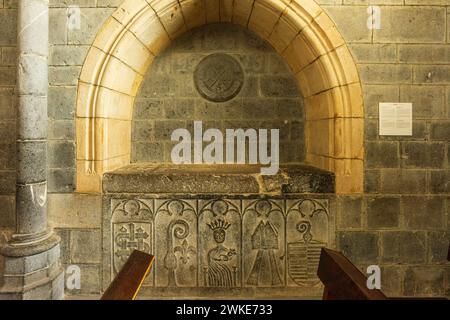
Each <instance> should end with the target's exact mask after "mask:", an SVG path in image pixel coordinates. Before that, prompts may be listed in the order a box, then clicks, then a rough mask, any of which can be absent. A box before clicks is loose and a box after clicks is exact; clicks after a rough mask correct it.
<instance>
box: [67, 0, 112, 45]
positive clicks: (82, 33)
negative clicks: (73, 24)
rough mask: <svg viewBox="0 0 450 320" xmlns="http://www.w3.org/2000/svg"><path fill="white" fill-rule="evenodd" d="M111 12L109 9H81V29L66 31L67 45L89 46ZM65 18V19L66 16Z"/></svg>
mask: <svg viewBox="0 0 450 320" xmlns="http://www.w3.org/2000/svg"><path fill="white" fill-rule="evenodd" d="M113 11H114V10H113V9H111V8H103V9H102V10H97V9H95V8H82V9H81V28H80V29H79V30H77V29H74V30H68V32H67V40H68V43H69V44H86V45H90V44H91V43H92V42H93V40H94V38H95V35H96V34H97V32H98V30H99V29H100V27H101V26H102V25H103V23H104V22H105V20H106V18H107V17H109V16H110V15H111V13H112V12H113ZM65 16H66V17H67V14H66V15H65Z"/></svg>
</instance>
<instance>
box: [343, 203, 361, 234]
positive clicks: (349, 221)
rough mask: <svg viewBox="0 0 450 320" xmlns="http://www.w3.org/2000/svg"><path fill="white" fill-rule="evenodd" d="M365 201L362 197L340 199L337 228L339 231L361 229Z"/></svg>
mask: <svg viewBox="0 0 450 320" xmlns="http://www.w3.org/2000/svg"><path fill="white" fill-rule="evenodd" d="M362 200H363V199H362V198H361V197H339V198H338V213H337V227H338V228H339V229H352V228H360V227H361V217H362V215H363V208H362V205H363V201H362Z"/></svg>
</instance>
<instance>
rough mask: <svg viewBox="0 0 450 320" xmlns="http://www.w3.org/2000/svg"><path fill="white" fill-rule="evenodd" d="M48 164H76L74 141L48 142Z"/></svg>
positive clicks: (55, 166) (51, 165)
mask: <svg viewBox="0 0 450 320" xmlns="http://www.w3.org/2000/svg"><path fill="white" fill-rule="evenodd" d="M48 164H49V167H50V168H72V167H74V165H75V145H74V143H73V142H65V141H50V142H49V143H48Z"/></svg>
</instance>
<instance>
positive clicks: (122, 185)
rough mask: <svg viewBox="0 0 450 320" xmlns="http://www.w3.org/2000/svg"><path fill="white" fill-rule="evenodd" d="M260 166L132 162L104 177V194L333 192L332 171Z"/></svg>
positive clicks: (305, 167) (295, 166)
mask: <svg viewBox="0 0 450 320" xmlns="http://www.w3.org/2000/svg"><path fill="white" fill-rule="evenodd" d="M260 169H261V166H260V165H247V164H246V165H238V164H231V165H194V164H192V165H173V164H148V163H136V164H131V165H128V166H125V167H122V168H120V169H117V170H115V171H111V172H107V173H105V174H104V176H103V191H104V192H105V193H152V194H153V193H164V194H167V193H177V194H279V195H281V194H290V193H334V190H335V178H334V175H333V173H330V172H327V171H323V170H319V169H316V168H313V167H309V166H305V165H283V166H281V167H280V170H279V171H278V173H277V174H276V175H262V174H261V171H260Z"/></svg>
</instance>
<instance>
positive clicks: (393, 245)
mask: <svg viewBox="0 0 450 320" xmlns="http://www.w3.org/2000/svg"><path fill="white" fill-rule="evenodd" d="M381 244H382V253H381V260H382V262H384V263H397V264H408V263H410V264H411V263H424V262H425V261H426V258H427V256H426V252H427V248H426V240H425V233H424V232H409V231H386V232H383V233H382V235H381Z"/></svg>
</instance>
